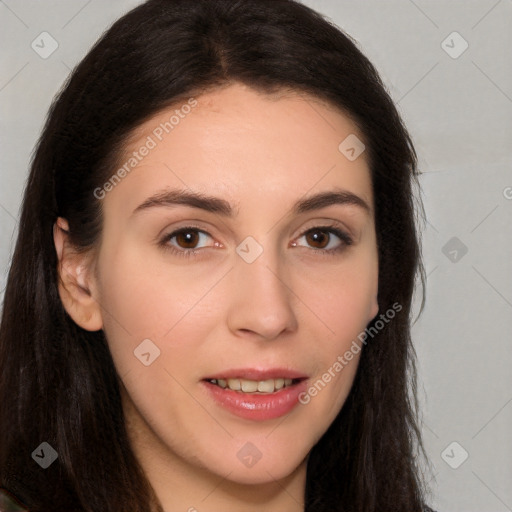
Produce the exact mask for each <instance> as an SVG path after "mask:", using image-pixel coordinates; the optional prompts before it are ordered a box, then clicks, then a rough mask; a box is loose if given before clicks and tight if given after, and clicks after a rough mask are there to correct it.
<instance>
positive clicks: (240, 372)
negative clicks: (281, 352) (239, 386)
mask: <svg viewBox="0 0 512 512" xmlns="http://www.w3.org/2000/svg"><path fill="white" fill-rule="evenodd" d="M279 378H283V379H307V378H308V376H307V375H306V374H304V373H302V372H299V371H296V370H290V369H289V368H267V369H258V368H232V369H230V370H224V371H220V372H217V373H215V374H213V375H210V376H208V377H205V379H203V380H213V379H215V380H218V379H246V380H255V381H260V380H268V379H279Z"/></svg>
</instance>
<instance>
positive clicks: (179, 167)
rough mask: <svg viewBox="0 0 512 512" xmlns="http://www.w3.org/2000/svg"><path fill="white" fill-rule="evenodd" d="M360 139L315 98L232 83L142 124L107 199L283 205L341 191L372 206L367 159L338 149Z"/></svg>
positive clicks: (340, 116)
mask: <svg viewBox="0 0 512 512" xmlns="http://www.w3.org/2000/svg"><path fill="white" fill-rule="evenodd" d="M354 136H356V137H357V138H358V139H359V140H361V139H363V136H362V134H361V133H360V132H359V130H358V128H357V126H356V125H355V124H354V123H353V122H352V121H351V120H350V119H349V118H348V117H347V116H345V115H343V114H342V113H341V112H340V111H339V110H338V109H336V108H334V107H332V106H330V105H328V104H326V103H325V102H322V101H321V100H319V99H317V98H315V97H312V96H308V95H305V94H303V93H299V92H293V91H287V92H281V93H277V94H274V95H267V94H263V93H260V92H257V91H255V90H253V89H251V88H249V87H247V86H244V85H241V84H233V85H231V86H229V87H227V88H223V89H218V90H214V91H212V92H208V93H205V94H202V95H200V96H198V97H194V98H191V99H188V100H184V101H183V102H182V103H177V104H174V105H173V106H172V107H169V108H166V109H165V110H162V111H161V112H159V113H158V114H156V115H155V116H153V117H152V118H151V119H149V120H147V121H146V122H144V123H143V124H142V125H140V126H139V127H138V128H137V129H136V130H135V131H134V132H133V134H132V135H131V137H130V138H129V140H128V141H127V143H126V145H125V152H124V153H123V155H122V156H121V158H120V161H119V162H118V165H119V166H123V165H124V166H125V167H126V169H127V170H128V171H129V172H128V173H126V174H127V176H126V178H124V179H123V180H122V183H120V184H119V186H116V187H115V190H114V191H113V193H111V194H109V197H108V198H107V199H109V200H113V199H114V197H115V196H121V193H122V191H125V192H128V191H130V194H129V196H130V198H134V200H135V197H136V198H137V200H139V199H141V198H143V197H144V196H148V195H150V194H151V193H153V192H154V191H155V189H156V188H158V189H162V188H166V187H168V188H176V187H180V188H190V189H192V190H194V191H198V192H207V193H209V194H216V195H219V196H222V197H225V198H226V199H227V200H228V201H231V200H233V202H234V203H238V204H240V203H244V202H250V201H251V200H254V201H256V202H258V201H260V202H261V201H262V200H267V201H269V200H270V199H278V198H280V199H279V200H280V201H281V202H282V204H283V206H285V204H286V203H287V202H289V201H292V200H293V201H295V200H296V199H297V198H298V197H300V196H303V195H304V194H306V193H307V192H308V190H311V191H313V190H314V189H317V190H320V189H321V190H326V189H329V188H330V187H337V188H339V187H342V188H346V189H348V190H350V191H352V192H354V193H356V194H358V195H361V196H363V198H364V199H365V200H366V201H367V202H368V203H369V204H370V205H371V204H372V191H371V178H370V172H369V168H368V165H367V162H366V158H365V156H366V155H365V154H364V153H363V154H361V156H360V157H358V158H357V159H355V160H353V161H351V160H349V159H348V158H347V157H346V156H345V154H344V153H343V152H342V151H340V143H342V142H343V141H344V140H345V139H347V137H354ZM144 148H146V149H144ZM148 148H149V149H148ZM142 153H144V155H142ZM135 154H136V155H137V156H134V155H135ZM135 160H136V162H135ZM130 161H131V163H134V164H135V165H133V166H131V165H129V164H128V165H126V164H127V163H129V162H130ZM110 196H111V197H110ZM119 200H122V199H121V198H119ZM123 201H124V200H123ZM126 206H128V203H126ZM130 206H132V205H131V204H130Z"/></svg>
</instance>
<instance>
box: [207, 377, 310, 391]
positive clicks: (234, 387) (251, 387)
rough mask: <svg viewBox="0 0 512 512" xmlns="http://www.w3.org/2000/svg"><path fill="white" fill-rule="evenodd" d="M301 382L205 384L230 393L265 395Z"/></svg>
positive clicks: (253, 381) (217, 382)
mask: <svg viewBox="0 0 512 512" xmlns="http://www.w3.org/2000/svg"><path fill="white" fill-rule="evenodd" d="M302 380H304V379H288V378H287V379H285V378H277V379H265V380H249V379H207V380H206V382H209V383H211V384H214V385H216V386H218V387H220V388H222V389H230V390H231V391H239V392H240V393H250V394H261V395H267V394H271V393H276V392H277V391H281V390H282V389H284V388H288V387H291V386H294V385H295V384H298V383H299V382H301V381H302Z"/></svg>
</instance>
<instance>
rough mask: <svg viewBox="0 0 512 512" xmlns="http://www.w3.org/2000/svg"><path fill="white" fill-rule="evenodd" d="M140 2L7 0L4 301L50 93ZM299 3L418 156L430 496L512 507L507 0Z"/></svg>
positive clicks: (511, 13) (445, 502) (464, 505)
mask: <svg viewBox="0 0 512 512" xmlns="http://www.w3.org/2000/svg"><path fill="white" fill-rule="evenodd" d="M139 3H140V2H139V1H137V0H115V1H109V2H105V1H103V2H102V1H100V0H90V1H87V0H72V1H71V0H59V1H57V0H45V1H44V2H43V1H41V0H37V1H36V0H0V31H1V33H2V38H3V40H2V51H1V52H0V59H1V64H0V66H1V67H0V108H1V113H2V115H1V125H0V148H1V152H0V162H1V166H0V269H1V272H0V291H1V295H0V298H3V289H4V287H5V282H6V272H7V269H8V265H9V258H10V254H11V251H12V249H13V244H14V240H15V236H16V230H17V217H18V212H19V207H20V202H21V197H22V192H23V187H24V182H25V179H26V176H27V169H28V166H29V160H30V156H31V151H32V149H33V147H34V144H35V142H36V140H37V137H38V135H39V133H40V130H41V128H42V123H43V120H44V117H45V115H46V111H47V109H48V107H49V104H50V101H51V99H52V97H53V96H54V94H55V93H56V92H57V91H58V89H59V88H60V87H61V85H62V84H63V82H64V80H65V79H66V77H67V75H68V74H69V71H70V69H71V68H72V67H73V66H74V65H75V64H76V63H77V62H78V61H79V60H80V59H81V58H82V57H83V56H84V55H85V53H86V52H87V50H88V48H90V46H91V45H92V44H93V42H94V41H96V39H97V38H98V37H99V35H100V34H101V33H102V32H103V31H104V30H105V29H106V28H107V27H108V26H109V25H110V23H111V22H113V21H114V20H115V19H117V18H118V17H119V16H120V15H122V14H123V13H124V12H126V11H127V10H129V9H130V8H131V7H134V6H135V5H137V4H139ZM305 3H307V4H308V5H310V6H311V7H313V8H315V9H316V10H318V11H320V12H322V13H324V14H326V15H327V16H328V17H330V18H331V19H332V20H333V21H334V22H335V23H336V24H337V25H338V26H340V27H341V28H342V29H344V30H346V31H347V32H348V33H349V34H350V35H351V36H352V37H354V38H355V39H356V40H357V41H358V43H359V45H360V47H361V49H362V50H363V51H364V52H365V53H366V55H368V57H369V58H370V60H372V62H373V63H374V64H375V65H376V66H377V68H378V69H379V71H380V73H381V75H382V77H383V79H384V81H385V82H386V84H387V86H388V88H389V91H390V93H391V95H392V97H393V99H394V100H395V101H396V102H397V104H398V107H399V109H400V112H401V113H402V115H403V117H404V119H405V122H406V124H407V126H408V128H409V130H410V131H411V133H412V136H413V139H414V141H415V144H416V147H417V150H418V153H419V157H420V167H421V169H422V171H423V173H424V174H423V177H422V188H423V200H424V203H425V210H426V214H427V219H428V222H427V224H426V226H425V229H424V232H423V246H424V258H425V266H426V271H427V274H428V281H427V302H426V307H425V310H424V312H423V314H422V316H421V317H420V319H419V320H418V321H417V322H416V323H415V325H414V330H413V334H414V339H415V343H416V349H417V353H418V359H419V372H420V384H421V386H420V399H421V402H422V408H423V417H424V423H423V433H424V440H425V444H426V448H427V451H428V454H429V457H430V459H431V462H432V467H433V471H432V473H431V486H432V490H433V498H432V504H433V505H434V507H435V508H436V509H437V510H439V511H440V512H442V511H446V512H448V511H453V512H456V511H479V512H481V511H489V512H490V511H495V512H501V511H506V510H508V511H512V462H511V460H512V437H511V435H510V431H511V428H510V426H511V424H512V403H511V402H512V386H511V383H512V379H511V374H512V370H511V368H512V364H511V363H512V349H511V346H512V345H511V341H512V340H511V334H510V333H511V331H512V329H511V327H512V265H511V262H512V258H511V253H512V237H511V236H510V233H511V230H510V226H511V220H512V172H511V167H512V165H511V164H512V151H511V146H512V144H511V143H512V137H511V135H512V123H511V119H512V59H511V50H510V49H511V48H512V31H511V30H510V26H511V22H512V0H498V1H497V0H481V1H474V0H473V1H450V2H448V1H444V2H442V1H426V0H422V1H420V0H415V1H413V0H393V1H377V0H372V1H359V2H356V1H352V2H351V1H348V0H338V1H337V0H309V1H307V2H305ZM43 31H46V32H48V33H49V34H51V37H52V38H54V39H55V40H56V41H57V42H58V48H57V50H56V51H55V52H54V53H53V54H52V55H50V56H49V57H48V58H46V59H43V58H42V57H41V56H40V55H39V54H38V53H36V51H34V50H33V49H32V47H31V44H32V42H33V41H35V43H34V44H39V46H40V47H42V46H43V45H44V47H45V48H46V49H48V48H50V47H51V46H50V44H51V41H50V40H49V39H45V41H44V43H41V37H47V36H41V37H40V34H41V33H42V32H43ZM454 31H456V32H458V33H459V34H460V36H461V37H462V38H463V39H461V37H459V36H457V35H450V34H452V33H453V32H454ZM443 41H445V42H444V43H443ZM464 41H466V42H467V44H468V48H467V49H466V51H464V52H463V53H461V51H462V50H463V48H464V46H465V43H464ZM41 51H42V50H41ZM449 53H451V54H452V56H450V55H449ZM459 54H460V55H459ZM466 250H467V252H465V251H466ZM416 304H417V305H418V304H419V302H418V301H416ZM453 442H457V443H458V444H457V445H453V444H451V443H453ZM466 452H467V454H468V458H467V460H465V461H464V462H463V463H461V462H462V460H463V458H464V457H465V454H466ZM459 464H460V465H459ZM456 466H458V467H457V468H456V469H455V468H454V467H456ZM392 470H393V468H390V471H392ZM429 478H430V477H429Z"/></svg>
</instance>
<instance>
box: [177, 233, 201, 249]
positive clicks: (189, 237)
mask: <svg viewBox="0 0 512 512" xmlns="http://www.w3.org/2000/svg"><path fill="white" fill-rule="evenodd" d="M175 238H176V242H177V244H178V245H179V246H180V247H181V248H183V249H194V248H195V246H196V245H197V243H198V242H199V234H198V232H197V231H193V230H188V231H181V232H180V233H178V234H177V235H175Z"/></svg>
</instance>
